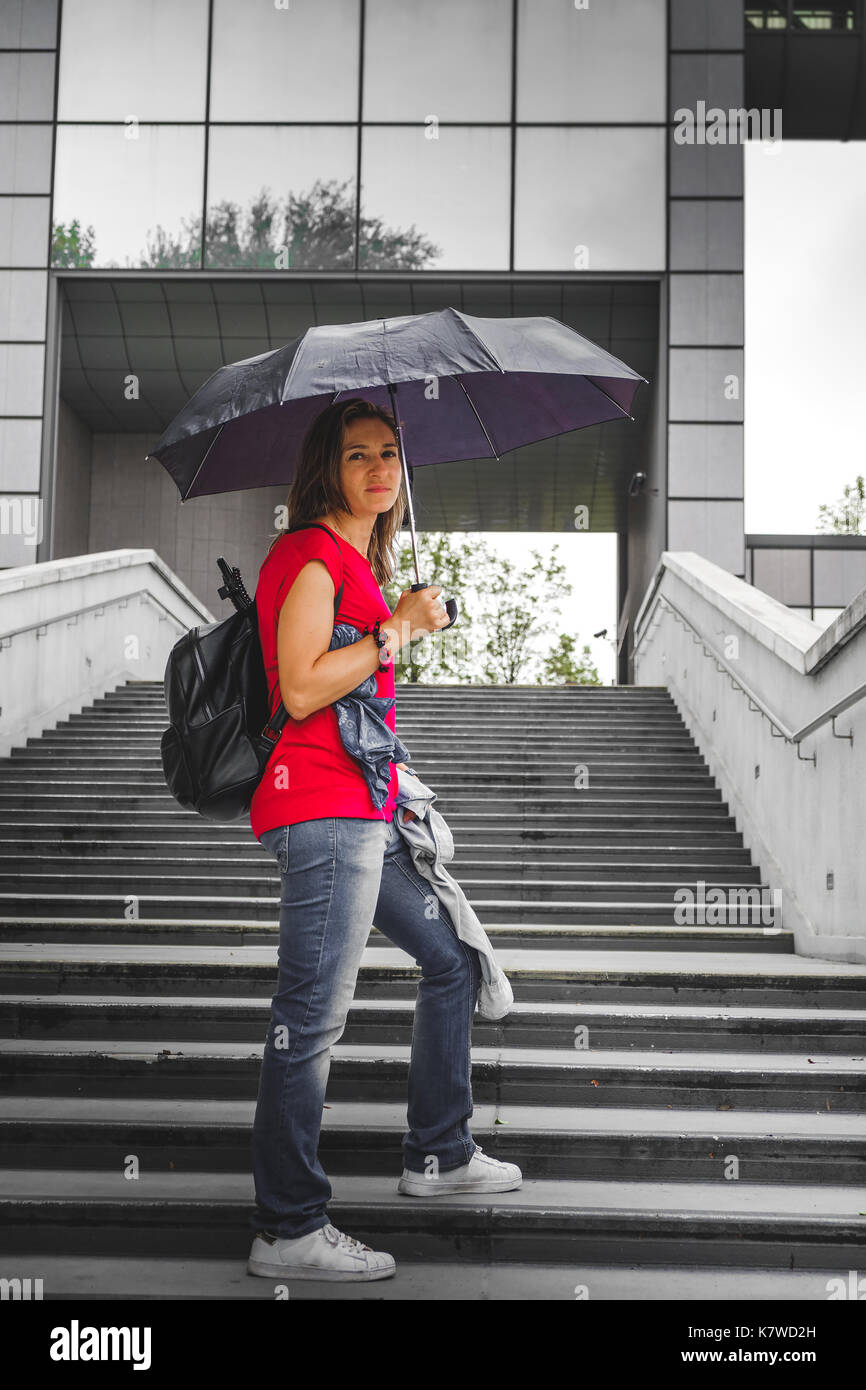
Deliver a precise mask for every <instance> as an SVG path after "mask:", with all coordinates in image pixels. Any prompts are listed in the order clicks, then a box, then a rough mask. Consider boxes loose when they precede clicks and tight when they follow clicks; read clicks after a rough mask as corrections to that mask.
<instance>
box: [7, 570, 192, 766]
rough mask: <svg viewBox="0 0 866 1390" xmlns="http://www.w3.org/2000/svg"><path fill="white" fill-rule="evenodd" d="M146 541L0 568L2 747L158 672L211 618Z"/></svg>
mask: <svg viewBox="0 0 866 1390" xmlns="http://www.w3.org/2000/svg"><path fill="white" fill-rule="evenodd" d="M213 620H214V619H213V615H212V614H211V613H209V612H208V610H207V609H206V608H205V607H204V605H203V604H202V603H200V602H199V600H198V599H197V598H196V597H195V595H194V594H193V593H192V592H191V591H190V590H189V589H188V588H187V587H186V585H185V584H184V583H183V582H182V581H181V580H180V579H178V577H177V575H176V574H173V573H172V571H171V570H170V569H169V568H168V566H167V565H166V564H164V563H163V561H162V560H161V559H160V558H159V556H158V555H157V554H156V552H155V551H153V550H106V551H104V552H103V553H101V554H97V555H77V556H74V557H72V558H71V559H67V560H48V561H46V562H45V563H44V564H36V565H20V566H17V567H15V568H12V569H6V570H2V571H0V756H2V757H6V756H8V754H9V752H10V750H11V749H12V748H14V747H19V746H21V745H22V744H23V743H25V742H26V740H27V739H28V738H31V737H33V736H34V735H38V734H41V733H43V732H44V731H45V730H46V729H49V728H53V727H54V725H55V724H56V723H57V722H58V721H59V720H61V719H66V718H67V717H68V716H69V715H70V714H75V713H78V711H80V710H81V709H82V708H83V706H84V705H86V704H89V703H90V701H91V700H94V699H96V698H98V697H99V696H101V695H104V694H105V692H106V690H111V689H113V688H114V687H115V686H117V685H120V684H122V683H123V682H124V681H127V680H162V678H163V675H164V673H165V663H166V660H167V658H168V654H169V652H170V651H171V648H172V647H173V645H174V643H175V642H176V641H177V639H178V637H180V636H181V635H182V634H183V633H184V632H186V631H187V630H188V629H189V628H191V627H195V626H197V625H198V624H200V623H210V622H213Z"/></svg>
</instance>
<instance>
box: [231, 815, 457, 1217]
mask: <svg viewBox="0 0 866 1390" xmlns="http://www.w3.org/2000/svg"><path fill="white" fill-rule="evenodd" d="M394 814H395V816H397V815H402V814H403V810H402V808H401V807H398V808H397V809H396V810H395V813H394ZM260 843H261V844H262V845H263V846H264V848H265V849H266V850H268V852H269V853H270V854H272V855H273V856H274V858H275V859H276V861H277V864H278V866H279V869H280V875H281V886H282V892H281V897H280V944H279V958H278V960H279V974H278V979H277V990H276V993H275V995H274V997H273V1001H272V1004H271V1018H270V1025H269V1028H268V1034H267V1038H266V1040H265V1049H264V1056H263V1060H262V1069H261V1075H260V1078H259V1092H258V1101H257V1104H256V1113H255V1121H254V1124H253V1137H252V1162H253V1175H254V1179H255V1190H256V1205H255V1211H254V1213H253V1215H252V1216H251V1218H250V1226H251V1229H252V1230H253V1231H258V1230H266V1231H270V1232H271V1233H272V1234H273V1235H277V1236H281V1237H288V1238H292V1237H298V1236H302V1235H306V1234H307V1233H308V1232H310V1231H315V1230H316V1229H317V1228H318V1227H319V1226H324V1225H326V1224H327V1223H328V1221H329V1219H330V1218H329V1217H328V1216H327V1214H326V1211H325V1204H326V1203H327V1202H328V1201H329V1200H330V1198H331V1195H332V1192H331V1185H330V1183H329V1182H328V1179H327V1177H326V1176H325V1173H324V1171H323V1169H322V1166H321V1164H320V1163H319V1159H318V1146H319V1132H320V1129H321V1123H322V1107H323V1105H324V1101H325V1088H326V1085H327V1080H328V1071H329V1069H330V1062H331V1045H332V1044H333V1043H335V1042H336V1041H337V1040H338V1039H339V1038H340V1037H342V1034H343V1032H344V1030H345V1027H346V1019H347V1016H348V1012H349V1006H350V1004H351V1002H352V997H353V995H354V992H355V981H356V979H357V976H358V970H359V967H360V964H361V957H362V955H363V952H364V948H365V946H366V944H367V939H368V936H369V933H370V926H371V924H373V925H374V926H376V927H377V928H378V929H379V930H380V931H381V932H382V933H383V934H384V935H385V936H387V937H388V938H389V940H390V941H392V942H393V944H394V945H395V946H397V947H399V948H400V950H403V951H406V952H407V953H408V954H409V955H411V956H413V957H414V959H415V961H416V962H417V964H418V965H419V966H420V967H421V971H422V979H421V982H420V984H419V987H418V997H417V1001H416V1005H415V1019H414V1027H413V1032H412V1052H411V1060H410V1063H409V1081H408V1109H407V1120H408V1124H409V1129H408V1131H407V1132H406V1133H405V1134H404V1136H403V1162H404V1166H405V1167H406V1168H409V1169H413V1170H415V1171H417V1172H424V1171H425V1170H427V1169H429V1167H430V1165H429V1163H427V1162H425V1160H428V1159H429V1158H430V1157H431V1156H435V1159H436V1160H437V1163H438V1171H439V1172H447V1171H448V1170H449V1169H452V1168H459V1167H460V1166H461V1165H462V1164H464V1163H468V1162H469V1160H470V1159H471V1157H472V1155H473V1153H474V1152H475V1142H474V1140H473V1138H472V1135H471V1134H470V1132H469V1126H468V1120H469V1117H470V1116H471V1114H472V1088H471V1085H470V1068H471V1057H470V1046H471V1032H472V1015H473V1013H474V1011H475V1004H476V1000H477V997H478V990H479V987H480V984H481V962H480V957H479V954H478V952H477V951H476V950H475V948H474V947H473V946H467V945H466V944H465V943H464V942H462V941H461V940H460V939H459V937H458V936H457V933H456V931H455V930H454V925H453V923H452V921H451V919H450V917H449V915H448V914H447V912H446V911H445V909H444V908H443V907H442V905H441V904H440V903H439V900H438V898H437V897H436V894H435V893H434V891H433V889H432V888H431V887H430V885H429V883H427V882H426V880H425V879H424V878H422V876H421V875H420V874H419V873H418V871H417V869H416V868H415V866H414V864H413V862H412V856H411V854H410V853H409V849H408V847H407V845H406V842H405V841H404V839H403V837H402V835H401V834H400V831H399V828H398V826H397V822H396V820H394V821H381V820H364V819H363V818H361V817H356V816H332V817H325V818H322V819H319V820H308V821H299V822H298V823H297V824H295V825H284V826H280V827H278V828H277V829H275V830H266V831H265V832H264V833H263V835H262V836H261V838H260Z"/></svg>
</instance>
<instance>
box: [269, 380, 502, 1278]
mask: <svg viewBox="0 0 866 1390" xmlns="http://www.w3.org/2000/svg"><path fill="white" fill-rule="evenodd" d="M405 505H406V495H405V490H404V487H403V478H402V469H401V466H400V459H399V454H398V451H397V445H396V441H395V434H394V418H393V416H392V415H391V414H390V413H389V412H388V411H386V410H382V409H380V408H379V407H378V406H375V405H373V404H372V403H371V402H369V401H363V400H359V399H351V400H346V401H340V402H337V403H335V404H333V405H331V406H328V407H327V408H326V409H325V410H323V411H322V413H321V414H320V415H319V416H318V417H317V418H316V420H315V421H314V422H313V425H312V426H311V428H310V430H309V432H308V434H307V436H306V439H305V440H304V443H303V446H302V449H301V458H300V461H299V466H298V469H297V472H296V476H295V479H294V482H293V483H292V487H291V491H290V493H289V498H288V513H289V519H288V527H289V528H290V527H293V526H297V525H299V524H300V523H301V522H309V521H315V522H316V523H318V525H316V526H313V527H310V528H309V529H307V530H302V531H297V532H293V533H291V534H290V533H289V532H288V528H287V532H286V533H285V534H282V535H280V536H278V537H277V538H276V539H275V541H274V543H273V544H272V546H271V549H270V551H269V553H268V555H267V557H266V558H265V561H264V564H263V565H262V568H261V573H260V575H259V582H258V587H257V589H256V607H257V611H258V620H259V631H260V636H261V642H262V652H263V655H264V660H265V668H266V671H267V673H268V679H269V683H270V689H271V691H272V699H271V712H272V713H273V711H274V710H275V709H276V708H277V706H278V704H279V697H278V694H277V691H278V690H279V696H281V697H282V700H283V703H284V704H285V706H286V709H287V710H288V712H289V714H290V715H291V719H289V720H288V721H287V723H286V725H285V727H284V729H283V732H282V735H281V737H280V740H279V742H278V743H277V745H276V747H275V749H274V752H273V754H272V755H271V758H270V759H269V762H268V766H267V768H266V770H265V774H264V777H263V778H262V781H261V783H260V785H259V786H258V787H257V788H256V793H255V796H254V797H253V801H252V805H251V807H250V821H251V824H252V828H253V832H254V833H255V835H256V836H257V838H258V839H259V840H260V842H261V844H262V845H263V846H264V847H265V848H266V849H267V850H268V851H269V852H270V853H271V854H273V856H274V858H275V859H276V861H277V864H278V865H279V868H280V874H281V886H282V893H281V900H280V945H279V976H278V982H277V992H276V994H275V995H274V998H273V1001H272V1006H271V1019H270V1026H269V1029H268V1036H267V1038H266V1041H265V1050H264V1058H263V1062H262V1070H261V1077H260V1081H259V1093H258V1103H257V1106H256V1114H255V1122H254V1126H253V1149H252V1155H253V1172H254V1177H255V1187H256V1208H255V1212H254V1214H253V1216H252V1218H251V1226H252V1229H253V1230H254V1231H255V1237H254V1240H253V1245H252V1250H251V1252H250V1257H249V1261H248V1264H247V1268H248V1270H249V1272H250V1273H251V1274H261V1275H265V1276H267V1277H269V1278H273V1277H274V1276H277V1277H279V1276H281V1275H282V1276H290V1277H294V1278H307V1279H339V1280H345V1279H384V1278H387V1277H388V1276H389V1275H392V1274H393V1273H394V1271H395V1263H394V1259H393V1257H392V1256H391V1255H389V1254H386V1253H385V1252H384V1251H375V1250H371V1249H370V1247H369V1246H367V1245H363V1244H361V1242H360V1241H358V1240H357V1239H355V1238H354V1237H352V1236H347V1235H345V1234H344V1233H343V1232H341V1231H338V1230H337V1229H336V1228H335V1227H334V1226H332V1225H331V1223H330V1222H329V1220H328V1216H327V1213H326V1209H325V1208H326V1203H327V1202H328V1201H329V1199H330V1197H331V1195H332V1193H331V1186H330V1183H329V1182H328V1179H327V1177H326V1176H325V1173H324V1171H323V1170H322V1167H321V1165H320V1163H319V1160H318V1156H317V1150H318V1143H319V1131H320V1127H321V1120H322V1107H323V1104H324V1098H325V1088H326V1083H327V1079H328V1070H329V1066H330V1050H331V1046H332V1044H333V1043H335V1042H336V1041H337V1039H338V1038H340V1037H341V1036H342V1034H343V1031H344V1029H345V1025H346V1018H347V1015H348V1011H349V1006H350V1004H351V1002H352V996H353V994H354V989H355V981H356V978H357V975H358V970H359V967H360V964H361V957H362V955H363V952H364V948H365V946H366V944H367V938H368V935H369V930H370V925H371V923H372V924H373V925H375V926H376V927H377V928H378V929H379V930H380V931H382V932H383V934H384V935H385V936H387V937H388V938H389V939H390V941H392V942H393V943H394V945H395V946H398V947H399V948H400V949H402V950H404V951H406V952H408V953H409V954H410V955H412V956H413V957H414V958H415V960H416V961H417V963H418V965H419V966H420V967H421V971H422V980H421V983H420V986H419V989H418V998H417V1003H416V1009H415V1021H414V1029H413V1034H412V1053H411V1060H410V1065H409V1087H408V1090H409V1094H408V1122H409V1129H408V1131H407V1133H406V1134H404V1136H403V1156H404V1164H405V1166H404V1169H403V1176H402V1178H401V1179H400V1181H399V1183H398V1190H399V1191H400V1192H404V1193H407V1194H409V1195H418V1196H432V1195H439V1194H443V1193H448V1192H485V1193H486V1192H505V1191H509V1190H510V1189H511V1188H514V1187H519V1186H520V1185H521V1181H522V1176H521V1172H520V1169H519V1168H518V1167H516V1165H514V1164H512V1163H500V1162H498V1161H497V1160H495V1159H492V1158H490V1157H488V1155H486V1154H482V1153H481V1150H480V1148H479V1147H478V1145H476V1144H475V1142H474V1140H473V1139H472V1136H471V1134H470V1132H469V1126H468V1120H469V1117H470V1116H471V1114H472V1091H471V1085H470V1040H471V1028H472V1015H473V1012H474V1009H475V1003H476V998H477V994H478V989H479V985H480V982H481V971H480V961H479V956H478V952H477V951H476V950H475V949H474V948H472V947H470V946H467V945H466V944H465V943H464V942H462V941H460V939H459V938H458V936H457V934H456V932H455V930H454V927H453V924H452V923H451V921H450V919H449V918H448V915H447V913H446V912H445V911H444V910H438V909H437V910H435V911H434V913H433V914H432V915H431V894H430V886H429V884H428V883H426V881H425V880H424V879H423V878H422V877H421V875H420V874H419V873H418V872H417V870H416V869H415V866H414V864H413V863H412V859H411V855H410V853H409V850H408V848H407V846H406V844H405V842H404V840H403V838H402V836H401V834H400V831H399V829H398V826H397V824H396V822H395V820H394V815H395V806H396V801H395V798H396V793H397V784H398V778H397V771H396V769H397V767H405V764H392V768H391V782H390V786H389V789H388V799H387V801H386V803H385V805H384V807H383V808H382V809H381V810H377V809H376V808H375V807H374V805H373V802H372V798H371V796H370V792H369V790H368V787H367V784H366V782H365V780H364V777H363V775H362V773H361V770H360V767H359V765H358V763H357V762H356V761H355V760H354V759H353V758H352V757H350V755H349V754H347V753H346V751H345V749H344V748H343V746H342V742H341V740H340V736H339V731H338V726H337V719H336V713H335V711H334V709H333V707H332V706H333V702H334V701H335V700H339V699H340V698H341V697H342V696H343V695H347V694H348V693H349V692H350V691H351V690H354V689H355V687H356V686H357V685H359V684H360V683H361V682H362V681H363V680H365V679H366V678H367V677H369V676H370V675H371V674H373V673H374V672H376V673H377V674H376V684H377V694H378V695H384V696H391V697H393V696H394V694H395V689H394V667H393V662H394V658H395V657H396V655H397V653H398V652H399V651H400V650H401V649H402V648H403V647H404V646H406V645H407V644H408V643H409V642H410V641H411V640H412V639H413V638H414V637H416V636H418V635H421V634H423V633H425V632H427V633H429V632H431V631H435V630H438V629H439V628H442V627H445V626H447V623H448V616H447V614H446V612H445V608H444V605H443V603H442V601H441V599H440V598H439V595H440V594H441V592H442V591H441V588H440V587H439V586H438V585H431V586H430V587H429V588H426V589H421V590H418V591H417V592H416V593H412V592H411V591H409V590H407V591H405V592H404V593H403V594H401V596H400V600H399V602H398V604H397V606H396V607H395V609H394V612H393V613H391V612H390V610H389V608H388V606H387V604H386V602H385V599H384V596H383V594H382V589H381V587H380V586H381V585H384V584H387V582H388V581H389V579H390V578H391V576H392V574H393V569H394V557H393V553H392V547H393V545H394V542H395V540H396V538H397V535H398V532H399V529H400V526H401V523H402V519H403V513H404V509H405ZM320 527H323V528H326V529H320ZM341 583H342V584H343V592H342V596H341V601H340V606H339V610H338V613H337V616H336V619H335V615H334V598H335V596H336V594H337V592H338V590H339V588H340V584H341ZM335 621H339V622H341V623H342V622H345V623H350V624H352V625H353V626H355V627H357V628H358V629H359V631H361V632H364V633H365V634H366V635H365V636H363V637H362V638H360V639H359V640H358V641H356V642H354V643H351V644H350V645H349V646H345V647H342V648H337V649H335V650H333V651H331V650H329V645H330V640H331V633H332V631H333V626H334V622H335ZM377 633H378V636H377ZM386 723H387V724H388V726H389V727H390V728H391V729H394V728H395V727H396V726H395V722H394V709H393V707H392V708H391V710H390V711H389V713H388V715H387V716H386Z"/></svg>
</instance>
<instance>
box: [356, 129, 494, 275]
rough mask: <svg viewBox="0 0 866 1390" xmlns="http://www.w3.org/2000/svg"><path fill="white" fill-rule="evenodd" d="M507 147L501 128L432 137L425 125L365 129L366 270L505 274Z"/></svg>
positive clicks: (443, 131) (450, 131)
mask: <svg viewBox="0 0 866 1390" xmlns="http://www.w3.org/2000/svg"><path fill="white" fill-rule="evenodd" d="M510 148H511V135H510V131H509V130H507V129H502V128H497V127H490V128H485V127H483V126H482V127H478V128H471V129H469V128H466V127H462V128H461V127H443V128H441V129H440V130H439V131H438V138H437V139H428V138H426V135H425V128H424V127H422V126H411V127H396V128H395V127H393V126H392V127H390V128H387V129H385V128H382V127H376V126H365V127H364V133H363V141H362V146H361V156H362V162H361V187H362V211H363V214H364V218H365V219H368V220H369V221H368V224H367V235H366V238H365V243H364V244H363V245H362V248H361V250H362V255H361V269H373V270H380V269H387V268H388V267H389V266H395V267H403V266H408V267H410V268H415V267H419V268H423V269H440V268H441V269H452V268H459V269H462V270H476V269H477V270H489V269H490V270H501V269H503V268H507V266H508V251H509V230H508V219H509V181H510ZM378 219H381V223H382V228H381V229H380V228H377V225H376V222H377V220H378ZM394 229H396V234H395V235H394V236H391V235H389V233H390V232H393V231H394Z"/></svg>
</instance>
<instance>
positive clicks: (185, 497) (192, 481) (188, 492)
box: [181, 420, 226, 502]
mask: <svg viewBox="0 0 866 1390" xmlns="http://www.w3.org/2000/svg"><path fill="white" fill-rule="evenodd" d="M225 427H226V422H225V420H223V422H222V424H221V425H220V427H219V429H218V430H217V432H216V434H215V435H214V437H213V439H212V440H211V442H210V444H208V446H207V448H206V449H205V451H204V458H203V459H202V461H201V463H200V464H199V466H198V468H197V469H196V470H195V473H194V474H193V476H192V480H191V482H190V485H189V487H188V488H187V490H186V492H185V493H184V495H183V497H182V498H181V501H182V502H185V501H186V499H187V497H189V495H190V493H191V492H192V490H193V488H194V487H195V480H196V478H197V477H198V475H199V473H200V472H201V470H202V469H203V468H204V465H205V460H206V459H207V456H208V454H209V453H210V451H211V449H212V448H213V446H214V445H215V444H216V442H217V440H218V439H219V437H220V435H221V434H222V432H223V430H224V429H225Z"/></svg>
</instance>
